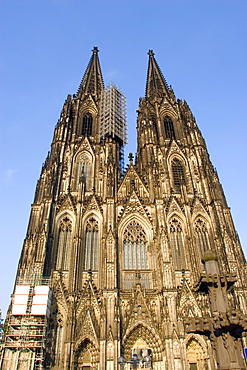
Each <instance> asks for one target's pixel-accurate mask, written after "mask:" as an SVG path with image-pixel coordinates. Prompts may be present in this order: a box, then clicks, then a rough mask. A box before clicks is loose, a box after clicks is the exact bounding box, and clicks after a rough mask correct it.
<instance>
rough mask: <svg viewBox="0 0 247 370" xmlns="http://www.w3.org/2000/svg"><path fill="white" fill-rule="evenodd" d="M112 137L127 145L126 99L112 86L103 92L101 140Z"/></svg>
mask: <svg viewBox="0 0 247 370" xmlns="http://www.w3.org/2000/svg"><path fill="white" fill-rule="evenodd" d="M106 137H112V138H115V139H117V140H119V141H120V143H121V145H125V144H127V113H126V98H125V96H124V95H123V94H122V93H121V91H120V90H119V88H118V87H117V86H115V85H113V84H110V85H109V86H108V87H107V88H106V89H105V90H104V92H103V96H102V99H101V109H100V138H101V139H102V140H104V139H105V138H106Z"/></svg>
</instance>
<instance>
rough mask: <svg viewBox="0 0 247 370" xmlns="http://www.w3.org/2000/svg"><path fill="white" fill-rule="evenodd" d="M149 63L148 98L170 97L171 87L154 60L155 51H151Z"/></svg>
mask: <svg viewBox="0 0 247 370" xmlns="http://www.w3.org/2000/svg"><path fill="white" fill-rule="evenodd" d="M148 55H149V62H148V73H147V84H146V97H147V98H150V97H153V96H154V95H158V96H164V95H169V87H168V85H167V82H166V80H165V78H164V76H163V74H162V72H161V70H160V68H159V66H158V63H157V62H156V60H155V58H154V52H153V50H149V52H148Z"/></svg>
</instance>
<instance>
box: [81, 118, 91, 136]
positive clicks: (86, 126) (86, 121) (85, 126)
mask: <svg viewBox="0 0 247 370" xmlns="http://www.w3.org/2000/svg"><path fill="white" fill-rule="evenodd" d="M92 128H93V116H92V114H91V113H86V114H84V116H83V118H82V135H83V136H91V135H92Z"/></svg>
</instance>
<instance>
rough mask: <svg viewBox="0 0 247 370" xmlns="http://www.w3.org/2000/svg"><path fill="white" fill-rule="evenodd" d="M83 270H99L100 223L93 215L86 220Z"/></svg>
mask: <svg viewBox="0 0 247 370" xmlns="http://www.w3.org/2000/svg"><path fill="white" fill-rule="evenodd" d="M84 244H85V248H84V260H83V270H92V271H93V270H98V254H99V224H98V221H97V220H96V219H95V218H94V217H91V218H90V219H88V220H87V222H86V231H85V243H84Z"/></svg>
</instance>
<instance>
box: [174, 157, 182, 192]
mask: <svg viewBox="0 0 247 370" xmlns="http://www.w3.org/2000/svg"><path fill="white" fill-rule="evenodd" d="M172 175H173V184H174V188H175V191H176V192H177V193H180V192H181V185H185V175H184V167H183V165H182V163H181V161H180V160H179V159H178V158H174V159H173V161H172Z"/></svg>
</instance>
